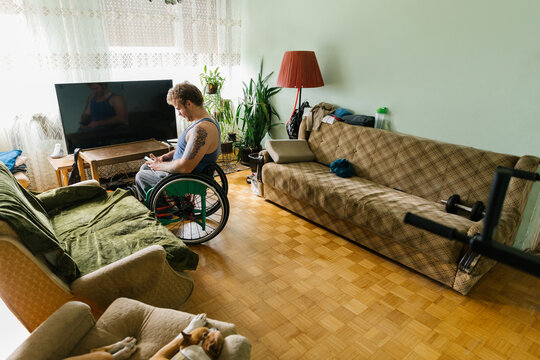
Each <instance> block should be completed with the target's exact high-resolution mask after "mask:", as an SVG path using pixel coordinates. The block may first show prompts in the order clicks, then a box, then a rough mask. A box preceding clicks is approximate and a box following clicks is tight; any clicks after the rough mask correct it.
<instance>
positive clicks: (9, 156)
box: [0, 150, 22, 171]
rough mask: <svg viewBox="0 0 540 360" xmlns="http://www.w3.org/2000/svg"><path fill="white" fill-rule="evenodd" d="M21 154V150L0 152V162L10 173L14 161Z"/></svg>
mask: <svg viewBox="0 0 540 360" xmlns="http://www.w3.org/2000/svg"><path fill="white" fill-rule="evenodd" d="M21 154H22V150H11V151H4V152H0V162H3V163H4V164H5V165H6V166H7V168H8V169H9V170H10V171H11V170H13V168H14V167H15V160H17V158H18V157H19V155H21Z"/></svg>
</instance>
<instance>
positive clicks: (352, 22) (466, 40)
mask: <svg viewBox="0 0 540 360" xmlns="http://www.w3.org/2000/svg"><path fill="white" fill-rule="evenodd" d="M243 4H244V5H243V16H242V67H243V69H244V71H245V79H247V78H248V77H249V76H253V75H254V74H256V72H257V70H258V65H259V61H260V59H261V58H264V62H265V69H266V72H269V71H274V72H275V76H274V77H273V78H272V81H271V82H272V85H273V84H275V81H276V79H277V73H278V71H279V67H280V64H281V59H282V57H283V53H284V52H285V51H287V50H313V51H315V53H316V55H317V58H318V61H319V65H320V68H321V72H322V75H323V79H324V81H325V84H326V85H325V86H324V87H322V88H315V89H305V90H304V91H303V98H305V99H307V100H309V102H310V104H311V105H315V104H316V103H318V102H320V101H327V102H330V103H334V104H336V105H339V106H342V107H346V108H349V109H351V110H353V111H354V112H355V113H361V114H371V115H373V113H374V111H375V109H376V108H378V107H381V106H387V107H388V108H389V110H390V116H389V120H390V122H389V126H390V128H391V129H392V130H394V131H399V132H403V133H408V134H414V135H418V136H422V137H427V138H432V139H437V140H442V141H447V142H451V143H456V144H462V145H469V146H474V147H478V148H481V149H486V150H492V151H497V152H503V153H511V154H515V155H524V154H531V155H536V156H540V139H539V137H540V36H539V34H540V21H539V20H538V19H539V18H540V1H537V0H517V1H510V0H496V1H493V0H491V1H490V0H453V1H450V0H437V1H433V0H356V1H352V0H335V1H323V0H310V1H294V0H288V1H285V0H273V1H263V0H244V3H243ZM295 95H296V90H295V89H283V90H282V91H281V93H279V94H278V95H277V96H276V99H275V104H276V107H277V109H278V111H279V113H280V115H281V117H282V121H286V120H287V119H288V117H289V116H290V114H291V111H292V108H293V105H294V99H295ZM273 136H275V137H285V136H286V134H285V131H284V130H283V128H280V129H278V130H276V131H274V133H273ZM536 193H538V186H536ZM533 220H534V219H533Z"/></svg>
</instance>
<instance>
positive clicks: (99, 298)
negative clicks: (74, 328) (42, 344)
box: [0, 169, 193, 331]
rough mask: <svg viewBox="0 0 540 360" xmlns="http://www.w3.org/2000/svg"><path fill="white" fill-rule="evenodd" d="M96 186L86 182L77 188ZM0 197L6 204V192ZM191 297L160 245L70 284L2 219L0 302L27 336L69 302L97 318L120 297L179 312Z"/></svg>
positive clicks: (187, 282) (188, 284) (189, 283)
mask: <svg viewBox="0 0 540 360" xmlns="http://www.w3.org/2000/svg"><path fill="white" fill-rule="evenodd" d="M0 170H1V169H0ZM10 176H11V175H10ZM96 184H97V182H96V181H95V180H90V181H87V182H83V183H78V184H76V185H96ZM76 185H74V186H76ZM8 190H9V189H8ZM15 190H17V189H15ZM21 191H22V190H21ZM2 192H4V198H5V194H6V192H7V190H6V189H1V191H0V193H2ZM13 192H14V191H13ZM134 202H136V203H137V204H135V205H138V202H137V201H136V200H134ZM171 236H172V235H171ZM192 291H193V280H192V278H191V276H190V275H189V274H187V273H184V272H182V271H176V270H174V269H173V268H172V267H171V265H170V264H169V262H168V261H167V253H166V251H165V250H164V248H163V247H162V246H160V245H151V246H149V247H146V248H144V249H141V250H139V251H137V252H134V253H133V254H131V255H129V256H127V257H124V258H122V259H120V260H117V261H115V262H113V263H111V264H108V265H105V266H103V267H101V268H99V269H97V270H95V271H92V272H90V273H88V274H86V275H83V276H81V277H78V278H77V279H75V280H74V281H73V282H71V283H69V284H68V283H66V282H65V281H64V280H62V279H61V278H60V277H58V276H57V275H55V274H54V273H53V272H52V271H51V269H50V266H49V264H48V262H47V260H46V259H45V257H44V256H43V255H40V256H35V255H34V254H32V253H31V252H30V251H29V249H28V247H27V246H25V244H24V243H23V241H22V240H21V237H20V235H19V234H18V233H17V231H15V230H14V228H13V227H12V226H11V225H10V224H8V223H7V222H5V221H3V220H1V219H0V297H1V298H2V299H3V301H4V302H5V303H6V305H7V306H8V308H9V309H10V310H11V311H12V312H13V314H14V315H15V316H16V317H17V318H18V319H19V320H20V321H21V323H22V324H23V325H24V326H25V327H26V328H27V329H28V330H29V331H33V330H34V329H35V328H36V327H37V326H38V325H40V324H41V323H42V322H43V321H45V319H47V318H48V317H49V316H50V315H51V314H52V313H53V312H54V311H55V310H57V309H58V308H59V307H60V306H62V305H63V304H64V303H66V302H68V301H70V300H79V301H83V302H85V303H87V304H88V305H90V306H91V309H92V313H93V314H94V316H96V317H99V316H100V315H101V314H102V313H103V311H105V309H106V308H107V307H108V306H109V305H110V304H111V303H112V302H113V301H114V300H115V299H117V298H119V297H129V298H132V299H136V300H140V301H142V302H145V303H147V304H151V305H153V306H159V307H168V308H172V309H178V308H179V307H180V306H181V305H182V304H183V303H184V302H185V301H186V300H187V299H188V298H189V296H190V295H191V292H192Z"/></svg>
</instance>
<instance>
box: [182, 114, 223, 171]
mask: <svg viewBox="0 0 540 360" xmlns="http://www.w3.org/2000/svg"><path fill="white" fill-rule="evenodd" d="M203 121H210V122H211V123H212V124H214V125H215V126H216V127H217V129H218V134H219V143H218V147H217V149H216V150H215V151H214V152H211V153H210V154H205V155H204V156H203V158H202V159H201V161H200V162H199V164H198V165H197V166H196V167H195V169H194V170H193V172H195V173H200V172H202V171H203V170H204V168H205V167H206V166H208V165H210V164H215V163H216V161H217V159H218V157H219V153H220V150H221V128H220V127H219V124H218V123H217V122H216V121H214V120H213V119H210V118H202V119H201V120H199V121H197V122H196V123H194V124H191V125H190V126H189V127H188V128H187V129H186V130H184V131H183V132H182V135H180V137H179V138H178V143H177V144H176V150H175V151H174V155H173V160H176V159H181V158H182V156H184V151H186V145H187V141H186V135H187V133H188V132H189V131H190V130H191V129H193V127H195V126H197V125H198V124H199V123H201V122H203Z"/></svg>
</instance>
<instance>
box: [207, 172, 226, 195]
mask: <svg viewBox="0 0 540 360" xmlns="http://www.w3.org/2000/svg"><path fill="white" fill-rule="evenodd" d="M203 174H205V175H208V176H210V177H211V178H212V179H213V180H214V181H215V182H217V183H218V185H219V186H221V188H222V189H223V192H225V195H227V194H228V193H229V182H228V181H227V175H225V172H224V171H223V169H222V168H221V167H220V166H219V165H218V164H210V165H208V166H207V167H205V168H204V170H203Z"/></svg>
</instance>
